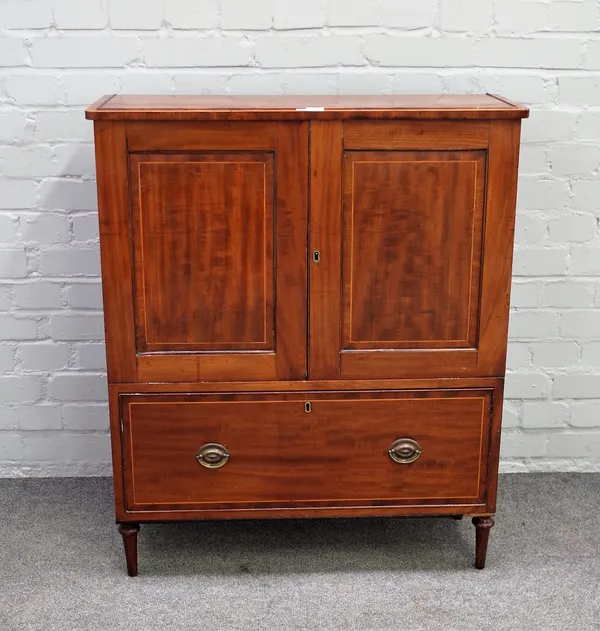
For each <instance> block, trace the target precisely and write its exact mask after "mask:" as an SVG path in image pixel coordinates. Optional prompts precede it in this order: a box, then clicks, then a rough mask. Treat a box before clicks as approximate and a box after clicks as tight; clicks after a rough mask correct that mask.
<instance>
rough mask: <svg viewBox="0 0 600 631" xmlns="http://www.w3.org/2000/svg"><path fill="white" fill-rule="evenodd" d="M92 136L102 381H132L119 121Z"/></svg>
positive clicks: (124, 159)
mask: <svg viewBox="0 0 600 631" xmlns="http://www.w3.org/2000/svg"><path fill="white" fill-rule="evenodd" d="M94 135H95V144H96V177H97V186H98V216H99V223H100V253H101V259H102V287H103V296H104V328H105V332H106V355H107V368H108V380H109V382H113V383H114V382H123V381H135V380H136V363H135V327H134V315H133V289H132V288H133V282H132V263H131V251H130V245H131V240H130V234H131V226H130V214H129V193H128V182H127V139H126V133H125V124H124V123H104V122H97V123H95V127H94Z"/></svg>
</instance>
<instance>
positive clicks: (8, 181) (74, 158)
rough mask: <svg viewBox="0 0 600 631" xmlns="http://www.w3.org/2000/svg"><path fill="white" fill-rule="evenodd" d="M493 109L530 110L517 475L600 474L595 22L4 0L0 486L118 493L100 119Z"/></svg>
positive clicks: (523, 178)
mask: <svg viewBox="0 0 600 631" xmlns="http://www.w3.org/2000/svg"><path fill="white" fill-rule="evenodd" d="M483 91H493V92H499V93H502V94H504V95H506V96H507V97H509V98H513V99H516V100H520V101H522V102H525V103H527V104H528V105H530V106H531V108H532V112H531V118H530V119H529V120H528V121H525V122H524V125H523V149H522V154H521V167H520V178H519V186H520V188H519V195H518V220H517V229H516V240H517V248H516V252H515V265H514V282H513V292H512V313H511V323H510V337H511V343H510V349H509V357H508V365H509V372H508V375H507V384H506V396H507V401H506V404H505V410H506V411H505V417H504V426H505V433H504V439H503V448H502V467H503V468H504V469H505V470H506V469H509V470H517V471H520V470H600V232H599V230H598V222H599V221H600V174H599V169H600V2H598V0H544V1H539V2H535V1H531V0H418V1H417V0H412V1H410V0H407V1H406V2H398V0H373V2H364V1H357V0H304V1H303V2H292V1H291V0H255V1H253V2H249V1H247V0H204V1H202V2H198V1H196V0H169V1H167V0H0V475H65V474H83V475H85V474H90V475H93V474H102V473H107V472H108V471H109V464H108V463H109V458H110V455H109V442H108V436H107V429H108V413H107V405H106V380H105V372H104V371H105V357H104V344H103V342H102V339H103V321H102V295H101V291H100V285H99V273H100V265H99V255H98V223H97V215H96V196H95V190H94V157H93V155H94V154H93V145H92V125H91V123H89V122H87V121H85V120H84V117H83V109H84V107H85V106H86V105H88V104H89V103H91V102H92V101H94V100H95V99H97V98H98V97H99V96H101V95H103V94H105V93H113V92H130V93H131V92H136V93H180V94H184V93H198V94H211V93H229V94H235V93H238V94H244V93H255V94H256V93H267V94H269V93H272V94H301V93H310V94H319V93H322V94H356V93H358V94H369V93H385V94H393V93H438V92H446V93H455V92H458V93H462V92H483Z"/></svg>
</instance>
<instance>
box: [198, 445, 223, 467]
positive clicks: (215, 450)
mask: <svg viewBox="0 0 600 631" xmlns="http://www.w3.org/2000/svg"><path fill="white" fill-rule="evenodd" d="M196 460H197V461H198V462H199V463H200V464H201V465H202V466H203V467H206V468H207V469H218V468H219V467H222V466H223V465H224V464H226V463H227V461H228V460H229V452H228V451H227V447H225V445H220V444H219V443H206V445H202V447H200V449H198V453H197V454H196Z"/></svg>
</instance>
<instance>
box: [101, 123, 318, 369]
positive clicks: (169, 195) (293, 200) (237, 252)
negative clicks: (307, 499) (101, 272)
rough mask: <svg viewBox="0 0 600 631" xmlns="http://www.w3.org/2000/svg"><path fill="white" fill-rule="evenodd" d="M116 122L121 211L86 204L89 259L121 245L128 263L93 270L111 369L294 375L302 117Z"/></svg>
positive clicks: (300, 301) (300, 348) (301, 312)
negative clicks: (123, 182) (98, 229)
mask: <svg viewBox="0 0 600 631" xmlns="http://www.w3.org/2000/svg"><path fill="white" fill-rule="evenodd" d="M124 131H125V137H126V140H127V151H126V152H125V151H123V158H122V160H123V161H124V162H123V163H122V164H121V165H120V168H119V169H118V172H117V173H116V175H117V177H118V178H121V179H122V178H127V180H128V200H127V203H128V205H129V209H130V210H129V213H128V211H127V206H126V205H125V203H124V202H123V205H122V207H121V208H120V209H119V211H120V212H121V213H122V215H121V216H119V217H118V218H115V217H114V213H113V212H112V210H111V208H108V207H107V206H108V205H107V204H103V200H102V198H101V200H100V202H101V203H100V205H101V209H100V215H101V224H102V228H103V230H102V247H103V250H102V256H103V263H106V264H107V265H109V263H108V262H109V260H110V258H111V257H112V256H113V254H114V250H115V249H117V250H120V249H123V248H125V249H126V250H127V251H129V253H130V256H129V259H130V263H129V266H130V267H129V268H128V269H127V268H126V269H118V270H117V269H115V270H114V274H111V273H110V272H111V270H110V267H108V268H107V267H105V297H106V298H108V301H107V305H106V311H107V343H108V348H109V374H110V375H111V379H112V380H128V381H136V380H139V381H201V380H237V379H244V380H249V379H250V380H251V379H257V380H263V379H266V380H271V379H298V378H303V377H305V376H306V300H307V297H306V286H307V278H306V274H307V270H306V265H307V257H306V231H307V188H308V187H307V177H308V133H307V127H306V124H300V123H298V124H296V123H291V124H278V123H275V124H270V125H266V124H262V123H258V124H255V123H229V124H224V123H194V124H187V123H136V124H129V125H127V128H126V129H125V130H124ZM109 133H111V132H109ZM115 133H116V131H115V129H113V131H112V134H113V135H114V134H115ZM101 150H102V142H101V143H100V148H99V151H101ZM117 159H118V156H117ZM99 177H100V179H101V180H102V182H103V183H104V186H105V187H106V186H107V185H106V182H105V181H106V177H107V174H106V173H102V169H99ZM118 184H119V182H116V183H115V182H113V186H118ZM117 220H118V222H119V223H118V224H116V223H115V222H116V221H117ZM117 241H118V242H117ZM107 270H108V273H107ZM119 293H120V294H121V297H120V300H119V304H118V305H117V304H115V303H116V302H117V300H118V299H119V297H118V294H119ZM129 309H132V313H131V314H130V315H129V316H128V317H127V318H126V319H125V320H123V319H122V312H123V311H127V310H129ZM123 327H125V329H126V331H125V332H124V331H123ZM119 330H120V331H119ZM118 331H119V332H118ZM117 336H120V337H121V339H123V338H126V340H125V341H126V345H125V346H122V345H119V344H118V341H117V340H115V337H117ZM111 353H113V357H112V361H111ZM117 354H118V355H119V358H118V359H115V355H117ZM115 377H116V379H115Z"/></svg>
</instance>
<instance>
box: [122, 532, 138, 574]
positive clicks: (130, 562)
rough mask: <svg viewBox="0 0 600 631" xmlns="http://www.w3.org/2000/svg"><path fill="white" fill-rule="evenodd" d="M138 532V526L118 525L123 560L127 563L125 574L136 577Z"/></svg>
mask: <svg viewBox="0 0 600 631" xmlns="http://www.w3.org/2000/svg"><path fill="white" fill-rule="evenodd" d="M139 531H140V526H139V524H119V532H120V533H121V536H122V537H123V545H124V546H125V560H126V561H127V574H129V576H137V573H138V565H137V536H138V532H139Z"/></svg>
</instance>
